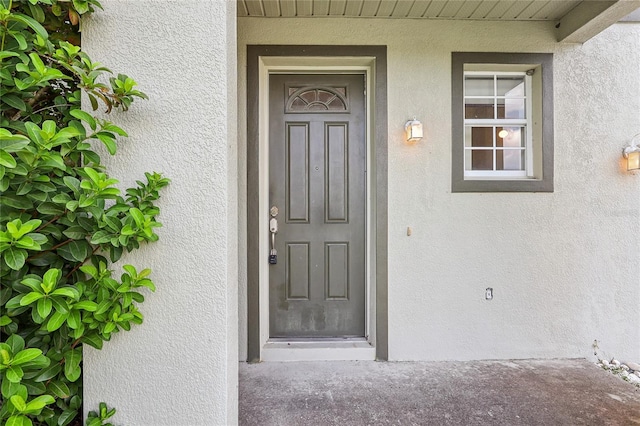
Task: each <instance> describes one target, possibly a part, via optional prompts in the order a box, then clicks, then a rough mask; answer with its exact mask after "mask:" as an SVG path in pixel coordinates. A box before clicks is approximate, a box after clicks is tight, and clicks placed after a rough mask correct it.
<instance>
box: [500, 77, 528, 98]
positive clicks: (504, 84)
mask: <svg viewBox="0 0 640 426" xmlns="http://www.w3.org/2000/svg"><path fill="white" fill-rule="evenodd" d="M497 89H498V93H497V95H498V96H507V97H524V95H525V93H524V76H511V77H509V76H501V77H498V81H497Z"/></svg>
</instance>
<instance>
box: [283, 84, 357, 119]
mask: <svg viewBox="0 0 640 426" xmlns="http://www.w3.org/2000/svg"><path fill="white" fill-rule="evenodd" d="M288 95H289V99H287V104H286V108H285V112H288V113H289V112H293V113H296V112H329V113H331V112H348V111H349V103H348V100H347V88H346V87H328V86H317V87H289V93H288Z"/></svg>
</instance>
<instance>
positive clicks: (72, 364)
mask: <svg viewBox="0 0 640 426" xmlns="http://www.w3.org/2000/svg"><path fill="white" fill-rule="evenodd" d="M80 361H82V352H81V350H80V349H73V350H70V351H68V352H66V353H65V354H64V375H65V377H66V378H67V380H69V381H70V382H75V381H76V380H78V379H79V378H80V374H81V370H80Z"/></svg>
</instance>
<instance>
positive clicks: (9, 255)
mask: <svg viewBox="0 0 640 426" xmlns="http://www.w3.org/2000/svg"><path fill="white" fill-rule="evenodd" d="M3 201H4V200H3ZM2 256H3V258H4V261H5V263H6V264H7V266H8V267H9V268H11V269H13V270H14V271H17V270H19V269H20V268H22V267H23V266H24V262H25V260H27V252H26V251H25V250H23V249H18V248H14V247H10V248H9V249H8V250H6V251H4V252H3V253H2Z"/></svg>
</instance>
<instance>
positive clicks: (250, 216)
mask: <svg viewBox="0 0 640 426" xmlns="http://www.w3.org/2000/svg"><path fill="white" fill-rule="evenodd" d="M275 73H281V74H282V73H293V74H313V73H317V74H340V73H350V74H354V73H360V74H364V75H365V78H366V83H365V87H366V96H365V97H366V99H365V102H366V108H367V112H366V113H367V126H366V130H365V134H366V138H367V189H366V192H367V194H366V199H367V213H366V214H367V220H366V222H367V224H366V231H365V233H366V248H365V250H366V259H367V260H366V273H365V277H366V283H365V292H366V302H365V311H366V322H365V327H366V330H365V331H366V336H367V340H368V344H369V345H371V346H372V347H374V348H375V358H376V359H378V360H386V359H388V327H387V318H388V314H387V96H386V46H272V45H270V46H266V45H263V46H247V316H248V330H247V331H248V342H247V343H248V359H247V361H249V362H259V361H261V360H263V359H264V349H265V345H266V344H267V343H268V342H269V298H268V296H269V293H268V292H269V283H268V281H269V265H268V263H267V258H268V229H267V228H268V226H267V225H268V217H269V213H268V212H269V205H268V182H269V169H268V162H269V156H268V147H269V145H268V142H269V141H268V134H269V131H268V129H269V108H268V105H269V104H268V95H269V75H270V74H275ZM327 344H328V346H327V348H323V349H329V350H331V344H330V342H327ZM324 353H325V354H328V355H327V356H326V358H327V359H335V358H333V356H332V355H331V354H330V353H327V352H326V351H325V352H324Z"/></svg>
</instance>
